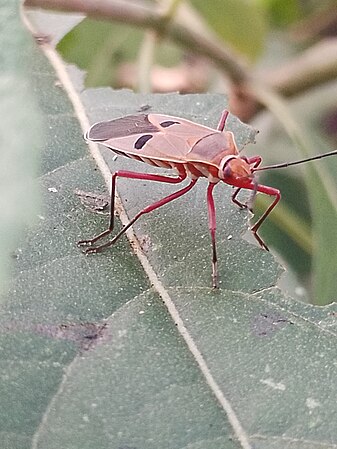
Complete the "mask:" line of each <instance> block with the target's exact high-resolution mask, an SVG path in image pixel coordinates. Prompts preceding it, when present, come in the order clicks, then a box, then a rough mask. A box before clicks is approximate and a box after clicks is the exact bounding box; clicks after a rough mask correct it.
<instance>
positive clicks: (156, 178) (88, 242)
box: [77, 170, 186, 246]
mask: <svg viewBox="0 0 337 449" xmlns="http://www.w3.org/2000/svg"><path fill="white" fill-rule="evenodd" d="M117 177H120V178H128V179H142V180H147V181H158V182H167V183H170V184H178V183H179V182H182V181H183V180H184V179H185V178H186V173H180V174H179V176H178V177H177V178H171V177H170V176H165V175H154V174H148V173H135V172H131V171H124V170H119V171H116V172H115V173H114V174H113V175H112V179H111V200H110V221H109V227H108V229H106V230H105V231H103V232H102V233H101V234H98V235H96V236H95V237H93V238H92V239H88V240H81V241H79V242H78V243H77V245H79V246H84V245H92V244H93V243H95V242H97V240H100V239H101V238H103V237H105V236H107V235H109V234H110V233H111V232H112V231H113V228H114V217H115V192H116V181H117Z"/></svg>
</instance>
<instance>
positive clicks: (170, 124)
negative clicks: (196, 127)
mask: <svg viewBox="0 0 337 449" xmlns="http://www.w3.org/2000/svg"><path fill="white" fill-rule="evenodd" d="M172 125H180V122H175V121H174V120H166V121H165V122H161V123H160V126H162V127H163V128H168V127H169V126H172Z"/></svg>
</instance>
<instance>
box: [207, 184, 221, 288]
mask: <svg viewBox="0 0 337 449" xmlns="http://www.w3.org/2000/svg"><path fill="white" fill-rule="evenodd" d="M215 186H216V184H213V183H212V184H209V185H208V189H207V207H208V226H209V230H210V233H211V239H212V254H213V255H212V286H213V288H217V287H218V258H217V254H216V240H215V231H216V217H215V206H214V199H213V189H214V187H215Z"/></svg>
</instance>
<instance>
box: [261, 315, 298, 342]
mask: <svg viewBox="0 0 337 449" xmlns="http://www.w3.org/2000/svg"><path fill="white" fill-rule="evenodd" d="M286 324H293V323H292V322H291V321H289V320H288V319H287V318H286V317H284V316H282V315H280V314H278V313H275V312H272V311H271V312H269V311H267V312H265V313H259V314H258V315H256V316H254V318H253V320H252V333H253V334H254V335H257V336H259V337H271V336H272V335H273V334H275V332H277V331H279V330H280V329H282V328H283V327H284V326H286Z"/></svg>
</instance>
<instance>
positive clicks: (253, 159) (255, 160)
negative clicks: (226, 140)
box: [232, 156, 262, 209]
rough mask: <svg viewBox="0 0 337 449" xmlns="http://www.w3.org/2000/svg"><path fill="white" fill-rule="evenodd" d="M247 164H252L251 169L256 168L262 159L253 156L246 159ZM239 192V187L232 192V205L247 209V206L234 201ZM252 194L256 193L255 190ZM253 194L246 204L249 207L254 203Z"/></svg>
mask: <svg viewBox="0 0 337 449" xmlns="http://www.w3.org/2000/svg"><path fill="white" fill-rule="evenodd" d="M247 162H248V164H249V165H252V164H253V167H254V168H257V167H258V166H259V165H260V164H261V162H262V157H261V156H253V157H250V158H247ZM240 190H241V187H239V188H238V189H236V190H235V191H234V193H233V195H232V201H233V203H234V204H236V205H237V206H239V207H240V209H247V207H248V205H247V204H244V203H241V201H239V200H237V199H236V197H237V196H238V194H239V192H240ZM254 192H255V193H256V191H255V190H254ZM255 193H253V196H252V198H250V199H249V202H248V204H249V206H251V205H252V204H253V202H254V197H255ZM249 209H251V207H249Z"/></svg>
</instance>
